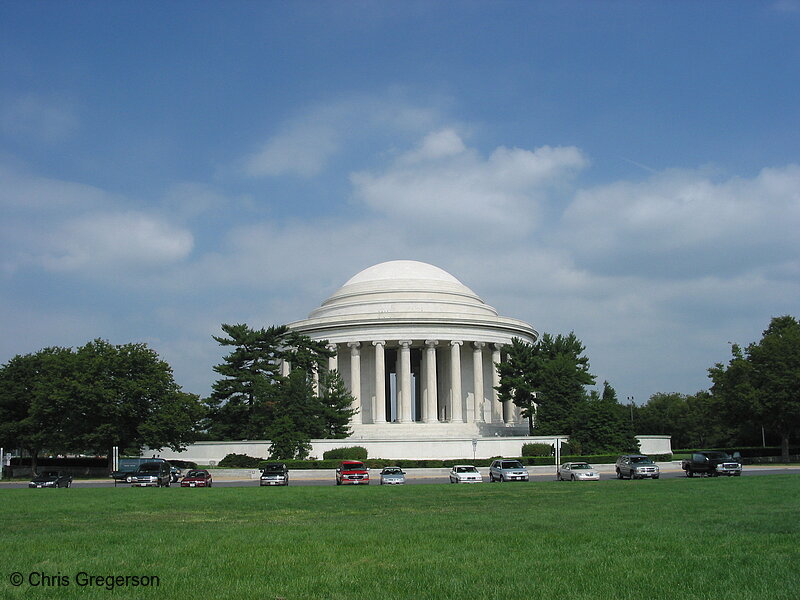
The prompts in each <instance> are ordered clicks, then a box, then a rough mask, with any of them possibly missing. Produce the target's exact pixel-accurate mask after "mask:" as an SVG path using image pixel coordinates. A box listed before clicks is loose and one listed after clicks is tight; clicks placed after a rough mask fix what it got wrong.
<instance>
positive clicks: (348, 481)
mask: <svg viewBox="0 0 800 600" xmlns="http://www.w3.org/2000/svg"><path fill="white" fill-rule="evenodd" d="M336 485H369V469H367V467H365V466H364V463H362V462H359V461H357V460H343V461H342V462H341V464H340V465H339V468H338V469H336Z"/></svg>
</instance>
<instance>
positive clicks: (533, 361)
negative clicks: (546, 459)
mask: <svg viewBox="0 0 800 600" xmlns="http://www.w3.org/2000/svg"><path fill="white" fill-rule="evenodd" d="M495 367H496V368H497V371H498V374H499V376H500V385H498V386H497V387H496V389H497V392H498V394H497V399H498V400H499V401H500V402H508V401H509V400H510V401H511V402H513V403H514V404H515V405H516V406H519V407H520V408H521V409H522V416H523V417H524V418H526V419H528V433H529V434H531V435H533V417H534V415H535V413H536V390H537V388H538V387H539V384H540V381H539V379H538V377H539V375H540V373H541V365H540V364H539V362H538V353H537V351H536V348H535V347H534V346H533V345H532V344H529V343H527V342H524V341H522V340H521V339H519V338H516V337H515V338H512V339H511V346H510V347H509V349H508V353H507V354H506V359H505V360H503V361H501V362H499V363H496V364H495Z"/></svg>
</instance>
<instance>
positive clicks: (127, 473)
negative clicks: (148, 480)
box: [111, 456, 196, 487]
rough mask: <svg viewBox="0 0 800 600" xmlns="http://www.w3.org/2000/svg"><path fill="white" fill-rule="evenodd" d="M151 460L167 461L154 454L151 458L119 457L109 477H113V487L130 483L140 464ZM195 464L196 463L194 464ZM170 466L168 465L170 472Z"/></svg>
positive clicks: (151, 461)
mask: <svg viewBox="0 0 800 600" xmlns="http://www.w3.org/2000/svg"><path fill="white" fill-rule="evenodd" d="M153 462H164V463H165V462H167V461H166V460H164V459H163V458H156V457H155V456H154V457H152V458H142V457H134V458H131V457H123V458H120V459H119V463H118V466H117V469H118V470H117V471H114V472H113V473H111V477H112V478H113V479H114V487H116V486H117V484H118V483H120V484H121V483H131V480H132V478H133V475H134V473H136V471H137V470H138V469H139V467H140V466H142V465H143V464H146V463H153ZM195 466H196V465H195ZM171 471H172V468H171V466H170V472H171ZM170 475H171V473H170Z"/></svg>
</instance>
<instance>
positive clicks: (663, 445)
mask: <svg viewBox="0 0 800 600" xmlns="http://www.w3.org/2000/svg"><path fill="white" fill-rule="evenodd" d="M636 437H637V439H638V440H639V442H640V444H641V452H642V453H643V454H669V453H671V452H672V448H671V446H670V439H671V438H670V436H657V435H640V436H636ZM473 439H474V440H475V441H476V444H475V448H474V451H475V452H474V457H475V458H492V457H494V456H508V457H512V456H520V455H521V453H522V445H523V444H529V443H544V444H553V443H554V442H555V438H553V437H547V436H518V437H484V438H481V437H476V438H472V439H470V438H458V439H449V440H433V439H424V438H418V439H415V438H408V439H404V440H397V439H384V440H380V439H376V440H354V439H344V440H312V442H311V447H312V450H311V456H313V457H316V458H319V459H321V458H322V455H323V453H324V452H325V451H326V450H332V449H334V448H344V447H349V446H363V447H365V448H366V449H367V452H368V455H369V457H370V458H389V459H404V458H411V459H414V458H416V459H454V458H464V459H469V458H472V457H473ZM561 439H562V440H563V439H566V438H563V437H562V438H561ZM269 446H270V442H269V441H252V442H197V443H195V444H192V445H191V446H189V447H188V448H187V449H186V451H185V452H173V451H171V450H162V451H158V452H155V454H157V455H158V456H161V457H162V458H166V459H170V458H176V459H181V460H191V461H194V462H196V463H200V464H209V462H210V461H214V462H216V463H218V462H219V461H220V460H222V459H223V458H224V457H225V456H226V455H228V454H246V455H248V456H253V457H256V458H265V459H266V458H267V456H268V454H269ZM152 453H154V452H153V451H151V450H146V451H145V452H144V454H152Z"/></svg>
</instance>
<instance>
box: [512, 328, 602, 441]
mask: <svg viewBox="0 0 800 600" xmlns="http://www.w3.org/2000/svg"><path fill="white" fill-rule="evenodd" d="M584 350H585V348H584V346H583V344H582V343H581V342H580V340H579V339H578V338H577V337H576V336H575V334H574V333H570V334H569V335H567V336H563V335H560V334H559V335H558V336H556V337H553V336H552V335H550V334H548V333H545V334H544V335H543V336H542V338H541V339H540V340H539V342H538V343H537V344H536V345H531V344H528V343H527V342H523V341H521V340H519V339H518V338H513V339H512V340H511V347H510V348H509V350H508V354H507V356H506V360H504V361H502V362H500V363H498V364H497V369H498V372H499V375H500V385H499V386H497V391H498V400H499V401H500V402H505V401H507V400H511V401H512V402H514V404H516V405H517V406H519V407H520V408H522V409H523V415H524V416H525V417H527V419H528V428H529V431H530V432H531V434H532V433H533V432H534V430H535V431H536V432H537V433H539V434H542V435H549V434H570V433H571V432H572V424H573V422H574V420H575V411H576V408H577V407H578V406H579V405H580V403H581V402H582V401H583V399H584V397H585V391H584V386H586V385H591V384H593V383H594V375H592V374H591V373H589V359H588V358H586V357H585V356H582V354H583V352H584ZM534 414H535V423H534Z"/></svg>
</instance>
